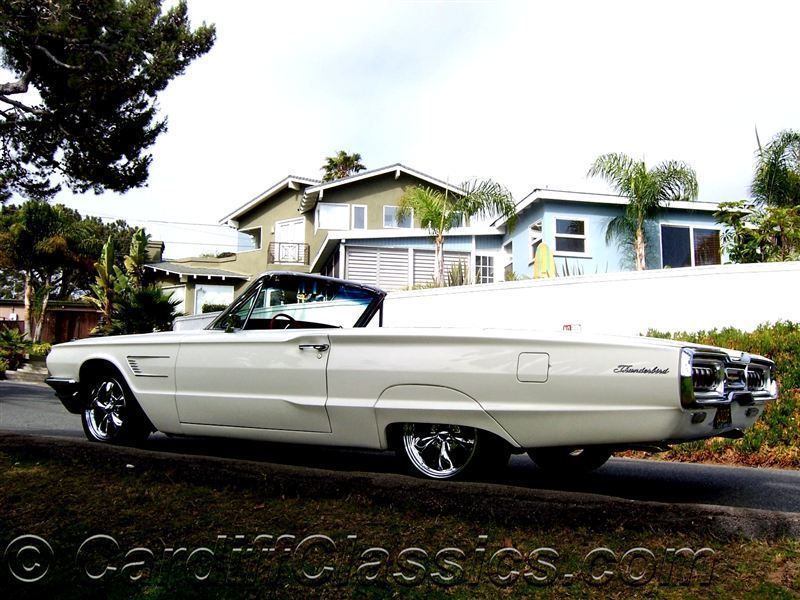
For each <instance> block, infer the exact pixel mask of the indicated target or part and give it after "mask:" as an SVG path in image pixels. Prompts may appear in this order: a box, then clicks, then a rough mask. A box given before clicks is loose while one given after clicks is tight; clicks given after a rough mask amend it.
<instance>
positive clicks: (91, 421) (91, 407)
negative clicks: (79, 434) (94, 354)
mask: <svg viewBox="0 0 800 600" xmlns="http://www.w3.org/2000/svg"><path fill="white" fill-rule="evenodd" d="M86 394H87V403H86V408H84V410H83V414H82V415H81V417H82V418H81V423H82V424H83V431H84V433H85V434H86V437H87V438H89V440H91V441H93V442H101V443H105V444H137V443H141V442H143V441H144V440H145V439H146V438H147V436H148V435H149V434H150V428H149V426H148V424H147V419H146V417H145V416H144V413H142V410H141V409H140V408H139V405H138V404H137V403H136V399H135V398H134V397H133V393H132V392H131V391H130V389H129V388H128V386H127V385H126V384H125V382H124V380H123V379H122V377H120V376H119V375H117V374H115V373H102V374H99V375H96V376H94V377H92V379H91V380H90V381H89V383H88V385H87V386H86Z"/></svg>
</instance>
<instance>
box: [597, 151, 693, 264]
mask: <svg viewBox="0 0 800 600" xmlns="http://www.w3.org/2000/svg"><path fill="white" fill-rule="evenodd" d="M588 176H589V177H601V178H602V179H605V180H606V182H607V183H608V184H609V185H611V187H613V188H614V189H615V190H616V191H617V193H619V194H620V195H621V196H625V197H627V199H628V205H627V207H626V209H625V213H624V214H622V215H620V216H618V217H614V218H613V219H611V222H609V224H608V227H607V228H606V243H609V242H610V241H611V240H613V239H618V240H624V241H630V242H632V244H633V248H634V251H635V253H636V270H637V271H644V270H645V269H646V268H647V267H646V264H645V256H646V254H645V249H646V245H647V242H646V240H645V223H646V222H647V221H649V220H650V219H652V218H654V217H655V216H656V215H657V214H658V212H659V210H660V209H661V208H662V207H663V206H664V205H665V204H667V203H668V202H673V201H676V200H695V199H696V198H697V175H696V174H695V172H694V169H692V167H690V166H689V165H688V164H686V163H684V162H681V161H675V160H669V161H664V162H662V163H659V164H658V165H656V166H655V167H653V168H651V169H648V168H647V166H646V165H645V163H644V161H643V160H635V159H633V158H631V157H630V156H628V155H627V154H620V153H612V154H603V155H602V156H598V157H597V159H596V160H595V161H594V164H593V165H592V167H591V168H590V169H589V173H588Z"/></svg>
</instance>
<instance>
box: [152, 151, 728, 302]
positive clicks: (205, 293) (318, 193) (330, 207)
mask: <svg viewBox="0 0 800 600" xmlns="http://www.w3.org/2000/svg"><path fill="white" fill-rule="evenodd" d="M415 185H422V186H426V187H431V188H433V189H436V190H439V191H441V192H446V193H449V194H453V195H458V193H459V192H460V190H459V189H458V188H457V187H455V186H453V185H451V184H450V183H448V182H446V181H444V180H441V179H438V178H436V177H434V176H431V175H428V174H426V173H423V172H421V171H418V170H416V169H413V168H411V167H407V166H405V165H403V164H400V163H396V164H393V165H388V166H386V167H381V168H378V169H372V170H369V171H364V172H361V173H357V174H354V175H351V176H349V177H344V178H342V179H337V180H334V181H328V182H323V181H318V180H315V179H311V178H307V177H299V176H294V175H289V176H287V177H285V178H284V179H282V180H281V181H279V182H277V183H275V184H273V185H271V186H270V187H269V188H267V189H266V190H265V191H263V192H262V193H260V194H258V195H257V196H255V197H254V198H252V199H251V200H249V201H247V202H246V203H245V204H243V205H242V206H240V207H238V208H236V209H235V210H233V211H232V212H230V213H229V214H227V215H226V216H225V217H223V218H222V219H221V221H220V222H221V223H225V224H227V225H229V226H231V227H233V228H235V229H236V230H237V231H238V234H239V237H240V238H241V239H242V240H243V245H242V247H241V248H240V250H239V251H238V252H236V253H226V254H224V255H220V256H218V257H193V258H185V259H177V260H171V261H160V262H157V263H153V264H150V265H148V268H149V269H151V270H152V271H153V272H154V274H156V275H157V276H158V277H159V281H160V283H161V285H162V286H164V287H166V288H168V289H170V290H171V291H172V292H173V293H175V294H177V297H180V298H181V299H183V301H184V310H185V311H186V312H187V313H189V314H191V313H197V312H200V311H201V309H202V306H203V304H204V303H219V302H223V303H224V302H230V300H231V299H233V298H234V297H235V296H236V295H237V294H239V293H240V292H241V291H242V290H243V289H245V287H246V286H247V285H248V283H249V280H250V279H251V278H252V277H253V276H255V275H258V274H259V273H261V272H263V271H266V270H283V271H287V270H290V271H297V272H303V273H323V274H325V275H331V276H335V277H341V278H346V279H351V280H354V281H360V282H363V283H370V284H374V285H378V286H380V287H382V288H384V289H386V290H389V291H391V290H399V289H404V288H409V287H413V286H424V285H427V284H430V283H431V281H432V280H433V276H434V270H435V269H434V243H433V238H432V236H431V235H430V232H429V231H427V230H426V229H425V228H423V227H421V223H420V220H419V218H418V217H417V216H416V215H414V214H413V213H412V214H411V215H409V216H408V217H407V218H405V219H402V220H398V219H397V209H398V204H399V202H400V198H401V197H402V196H403V194H404V193H405V191H406V190H407V189H408V188H409V187H411V186H415ZM627 202H628V201H627V199H626V198H623V197H620V196H615V195H610V194H592V193H585V192H569V191H562V190H547V189H535V190H533V191H532V192H531V193H529V194H528V195H527V196H525V197H524V198H523V199H522V200H520V201H519V202H518V203H517V205H516V213H517V222H516V224H515V226H514V227H513V228H512V227H509V224H508V222H507V220H506V219H503V218H501V219H497V220H495V221H494V222H490V223H476V222H472V223H463V224H462V225H461V226H459V227H455V228H453V229H451V230H450V231H448V232H447V233H446V234H445V243H444V259H445V268H446V269H447V270H451V269H452V268H454V267H455V266H456V265H461V266H463V267H464V268H465V271H466V272H467V273H468V274H469V276H470V278H471V279H472V280H473V281H474V282H476V283H492V282H496V281H503V280H504V279H510V278H512V276H513V277H517V278H519V277H531V276H532V275H533V261H534V257H535V256H536V251H537V249H538V248H539V247H540V245H541V244H542V243H546V244H547V245H548V247H549V248H550V249H551V250H552V252H553V255H554V257H555V261H556V268H557V270H558V272H559V274H566V273H570V274H587V275H588V274H593V273H613V272H617V271H624V270H631V269H633V268H634V257H633V248H632V247H630V245H628V246H626V245H625V244H623V243H620V242H619V241H617V240H610V241H608V242H607V241H606V229H607V227H608V223H609V222H610V221H611V219H613V218H614V217H616V216H618V215H621V214H623V212H624V211H625V207H626V205H627ZM717 210H718V207H717V205H716V204H714V203H710V202H673V203H672V204H670V205H669V206H667V207H665V208H664V209H663V210H662V211H661V214H660V215H659V216H658V219H656V220H655V221H654V222H652V223H650V224H649V225H648V230H647V256H646V263H647V267H648V268H649V269H661V268H674V267H690V266H700V265H711V264H720V263H721V262H722V258H723V257H722V255H721V249H720V235H721V227H720V225H718V224H717V222H716V220H715V219H714V212H715V211H717Z"/></svg>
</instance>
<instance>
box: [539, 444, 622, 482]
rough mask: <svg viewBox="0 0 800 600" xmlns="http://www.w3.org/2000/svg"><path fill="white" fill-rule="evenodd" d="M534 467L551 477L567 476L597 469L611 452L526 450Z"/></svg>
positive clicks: (604, 462)
mask: <svg viewBox="0 0 800 600" xmlns="http://www.w3.org/2000/svg"><path fill="white" fill-rule="evenodd" d="M528 456H530V457H531V459H532V460H533V462H535V463H536V466H537V467H539V468H540V469H542V470H543V471H547V472H548V473H550V474H552V475H559V476H569V475H579V474H581V473H588V472H590V471H594V470H595V469H599V468H600V467H602V466H603V465H604V464H606V461H608V459H609V458H611V452H610V451H608V450H606V449H604V448H534V449H532V450H528Z"/></svg>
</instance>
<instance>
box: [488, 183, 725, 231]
mask: <svg viewBox="0 0 800 600" xmlns="http://www.w3.org/2000/svg"><path fill="white" fill-rule="evenodd" d="M544 200H558V201H561V202H584V203H588V204H615V205H619V206H625V205H627V204H628V203H629V202H630V201H629V199H628V198H627V197H625V196H620V195H617V194H596V193H593V192H571V191H567V190H548V189H542V188H535V189H534V190H532V191H531V192H530V193H529V194H528V195H527V196H525V197H524V198H523V199H522V200H520V201H519V202H517V204H516V206H515V209H514V212H515V213H516V214H520V213H521V212H522V211H523V210H525V209H526V208H528V207H529V206H531V205H532V204H535V203H537V202H542V201H544ZM664 206H665V208H672V209H677V210H696V211H702V212H716V211H718V210H719V204H717V203H716V202H699V201H685V200H679V201H673V202H667V203H666V204H665V205H664ZM507 222H508V218H507V217H505V216H502V217H499V218H498V219H495V220H494V221H493V222H492V226H494V227H502V226H504V225H505V224H506V223H507Z"/></svg>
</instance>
